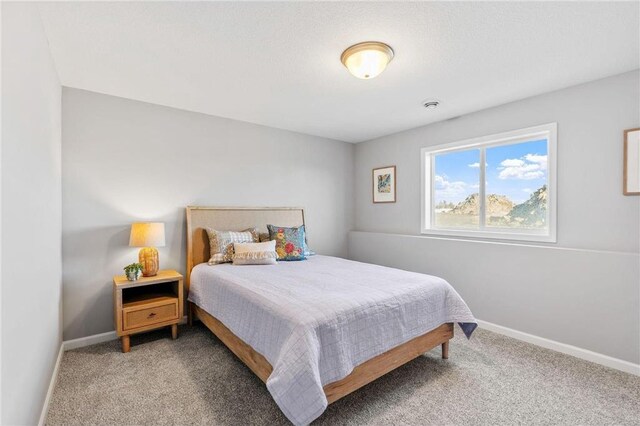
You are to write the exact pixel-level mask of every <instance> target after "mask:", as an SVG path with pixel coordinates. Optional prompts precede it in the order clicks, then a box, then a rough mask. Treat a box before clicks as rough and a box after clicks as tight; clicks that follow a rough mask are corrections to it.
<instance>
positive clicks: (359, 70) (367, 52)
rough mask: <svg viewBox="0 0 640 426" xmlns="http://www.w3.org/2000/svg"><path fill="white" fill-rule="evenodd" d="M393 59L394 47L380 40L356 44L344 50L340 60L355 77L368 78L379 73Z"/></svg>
mask: <svg viewBox="0 0 640 426" xmlns="http://www.w3.org/2000/svg"><path fill="white" fill-rule="evenodd" d="M392 59H393V49H392V48H391V47H390V46H389V45H387V44H384V43H381V42H379V41H365V42H364V43H358V44H354V45H353V46H351V47H349V48H347V50H345V51H344V52H342V56H340V61H342V63H343V64H344V66H345V67H347V69H348V70H349V72H350V73H351V74H353V75H354V76H355V77H358V78H361V79H364V80H368V79H371V78H374V77H376V76H377V75H379V74H380V73H381V72H382V71H384V69H385V68H386V67H387V65H388V64H389V62H391V60H392Z"/></svg>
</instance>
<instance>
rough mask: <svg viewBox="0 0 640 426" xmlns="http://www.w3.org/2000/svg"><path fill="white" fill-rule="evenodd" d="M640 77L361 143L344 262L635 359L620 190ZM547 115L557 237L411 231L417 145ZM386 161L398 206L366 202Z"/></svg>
mask: <svg viewBox="0 0 640 426" xmlns="http://www.w3.org/2000/svg"><path fill="white" fill-rule="evenodd" d="M639 77H640V74H639V73H638V72H637V71H635V72H631V73H626V74H622V75H619V76H615V77H610V78H607V79H603V80H598V81H595V82H591V83H587V84H583V85H580V86H575V87H572V88H568V89H564V90H560V91H557V92H552V93H548V94H544V95H540V96H536V97H533V98H529V99H525V100H522V101H518V102H514V103H510V104H507V105H502V106H500V107H496V108H492V109H488V110H484V111H480V112H476V113H473V114H468V115H465V116H462V117H459V118H456V119H453V120H448V121H444V122H440V123H436V124H432V125H429V126H424V127H420V128H417V129H413V130H409V131H406V132H402V133H398V134H394V135H391V136H387V137H383V138H380V139H376V140H373V141H369V142H364V143H360V144H358V145H357V147H356V169H355V176H356V184H355V185H356V187H355V189H356V205H355V218H356V221H355V229H356V230H357V231H360V232H352V233H351V234H350V239H349V255H350V257H352V258H354V259H357V260H362V261H371V262H375V263H380V264H384V265H389V266H395V267H401V268H404V269H410V270H415V271H419V272H425V273H432V274H436V275H441V276H443V277H445V278H446V279H448V280H449V281H450V282H451V284H452V285H453V286H454V287H455V288H456V289H457V290H458V291H459V292H460V293H461V295H462V296H463V297H464V298H465V300H466V301H467V303H468V304H469V306H470V308H471V309H472V311H473V312H474V313H475V315H476V316H477V317H478V318H480V319H483V320H485V321H489V322H494V323H496V324H499V325H502V326H505V327H510V328H513V329H516V330H519V331H523V332H527V333H531V334H534V335H537V336H541V337H546V338H549V339H553V340H557V341H559V342H563V343H568V344H572V345H576V346H578V347H582V348H585V349H589V350H593V351H596V352H599V353H603V354H606V355H610V356H613V357H616V358H620V359H623V360H626V361H630V362H634V363H639V362H640V352H639V351H640V349H639V348H640V341H639V338H640V321H639V318H640V271H639V268H640V256H639V255H638V252H639V245H640V197H632V196H623V195H622V131H623V130H624V129H628V128H633V127H638V126H639V125H640V105H639V103H638V99H640V83H639ZM425 114H428V112H425ZM548 122H557V123H558V154H557V155H558V243H557V244H549V245H547V246H545V245H542V244H536V245H528V244H505V243H494V242H471V241H455V240H451V239H441V238H434V237H423V236H418V235H420V179H421V177H420V155H419V154H420V148H421V147H424V146H429V145H437V144H441V143H447V142H453V141H457V140H462V139H467V138H472V137H476V136H483V135H488V134H493V133H500V132H504V131H508V130H514V129H518V128H524V127H529V126H534V125H538V124H544V123H548ZM389 164H395V165H396V166H397V174H398V187H397V191H398V194H397V200H398V201H397V203H395V204H373V203H372V202H371V186H370V185H371V169H372V168H374V167H377V166H384V165H389ZM380 233H383V234H380ZM390 234H393V235H390ZM460 265H464V267H461V266H460Z"/></svg>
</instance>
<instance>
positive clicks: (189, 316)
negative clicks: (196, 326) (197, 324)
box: [187, 302, 193, 326]
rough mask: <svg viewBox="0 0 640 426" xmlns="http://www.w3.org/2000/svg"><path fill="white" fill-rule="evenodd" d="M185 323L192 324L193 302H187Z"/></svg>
mask: <svg viewBox="0 0 640 426" xmlns="http://www.w3.org/2000/svg"><path fill="white" fill-rule="evenodd" d="M187 324H189V325H190V326H192V325H193V303H191V302H187Z"/></svg>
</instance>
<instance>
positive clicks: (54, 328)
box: [0, 3, 62, 425]
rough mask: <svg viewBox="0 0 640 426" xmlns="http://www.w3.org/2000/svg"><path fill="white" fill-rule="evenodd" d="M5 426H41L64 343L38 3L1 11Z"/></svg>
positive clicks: (54, 102) (53, 139)
mask: <svg viewBox="0 0 640 426" xmlns="http://www.w3.org/2000/svg"><path fill="white" fill-rule="evenodd" d="M1 7H2V172H1V175H2V178H1V181H2V215H1V217H2V219H1V229H2V245H1V246H2V248H1V253H2V255H1V263H2V273H1V275H2V286H1V287H2V417H1V421H0V423H2V424H7V425H9V424H11V425H17V424H36V423H37V422H38V418H39V417H40V412H41V410H42V405H43V402H44V398H45V395H46V392H47V389H48V386H49V381H50V379H51V374H52V372H53V368H54V365H55V362H56V358H57V355H58V351H59V349H60V344H61V338H62V317H61V312H62V311H61V290H62V286H61V269H62V263H61V248H60V233H61V205H60V203H61V176H60V175H61V171H60V96H61V89H60V83H59V81H58V77H57V74H56V71H55V68H54V65H53V61H52V59H51V56H50V54H49V47H48V44H47V39H46V37H45V34H44V30H43V28H42V22H41V20H40V16H39V14H38V12H37V9H36V6H35V5H34V4H25V3H2V6H1Z"/></svg>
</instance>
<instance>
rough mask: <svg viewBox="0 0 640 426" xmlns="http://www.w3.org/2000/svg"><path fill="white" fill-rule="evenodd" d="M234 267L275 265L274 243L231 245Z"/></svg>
mask: <svg viewBox="0 0 640 426" xmlns="http://www.w3.org/2000/svg"><path fill="white" fill-rule="evenodd" d="M233 250H234V254H233V264H234V265H275V264H276V259H277V258H278V255H277V254H276V242H275V241H267V242H264V243H233Z"/></svg>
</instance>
